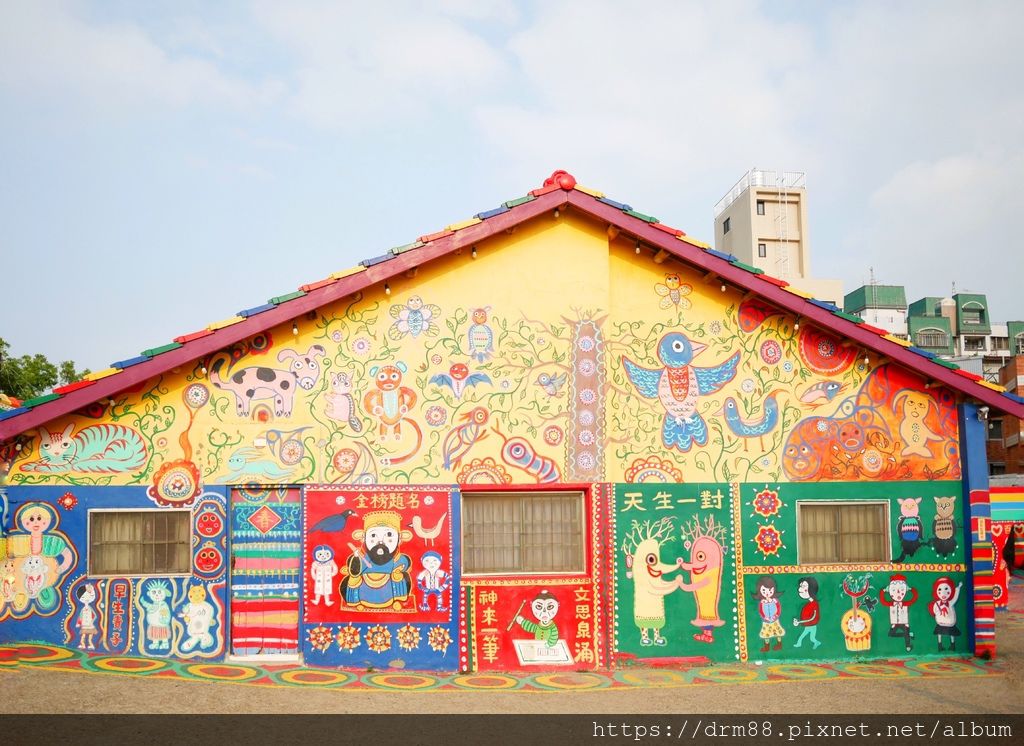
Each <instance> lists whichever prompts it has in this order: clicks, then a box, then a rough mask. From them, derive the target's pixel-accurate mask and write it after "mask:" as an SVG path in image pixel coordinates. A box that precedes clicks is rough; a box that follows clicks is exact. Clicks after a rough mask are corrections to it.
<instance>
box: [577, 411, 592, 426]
mask: <svg viewBox="0 0 1024 746" xmlns="http://www.w3.org/2000/svg"><path fill="white" fill-rule="evenodd" d="M576 419H577V420H579V423H580V424H581V425H583V427H590V426H591V425H593V424H594V413H593V412H591V411H590V410H589V409H584V410H582V411H581V412H580V413H579V414H578V415H577V416H576Z"/></svg>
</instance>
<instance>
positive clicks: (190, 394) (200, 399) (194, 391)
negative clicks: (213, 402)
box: [185, 383, 210, 409]
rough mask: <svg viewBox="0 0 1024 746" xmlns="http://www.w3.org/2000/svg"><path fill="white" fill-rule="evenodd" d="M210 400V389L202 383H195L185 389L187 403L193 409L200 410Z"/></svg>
mask: <svg viewBox="0 0 1024 746" xmlns="http://www.w3.org/2000/svg"><path fill="white" fill-rule="evenodd" d="M209 400H210V389H208V388H206V386H205V385H203V384H201V383H193V384H190V385H189V386H187V387H186V388H185V403H186V404H188V405H189V406H190V407H192V408H193V409H199V408H200V407H201V406H203V405H204V404H206V402H208V401H209Z"/></svg>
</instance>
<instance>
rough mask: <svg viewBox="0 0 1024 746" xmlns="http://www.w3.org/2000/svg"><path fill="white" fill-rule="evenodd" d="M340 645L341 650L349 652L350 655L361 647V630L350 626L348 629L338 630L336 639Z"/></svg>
mask: <svg viewBox="0 0 1024 746" xmlns="http://www.w3.org/2000/svg"><path fill="white" fill-rule="evenodd" d="M335 640H336V641H337V643H338V649H339V650H347V651H349V652H350V653H351V652H352V651H353V650H355V649H356V648H357V647H359V630H358V628H356V627H353V626H352V625H351V624H349V625H348V626H346V627H342V628H341V629H339V630H338V635H337V637H336V638H335Z"/></svg>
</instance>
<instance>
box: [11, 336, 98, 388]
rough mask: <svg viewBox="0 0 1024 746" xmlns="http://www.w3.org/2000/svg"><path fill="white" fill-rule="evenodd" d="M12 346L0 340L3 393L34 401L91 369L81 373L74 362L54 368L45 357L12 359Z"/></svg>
mask: <svg viewBox="0 0 1024 746" xmlns="http://www.w3.org/2000/svg"><path fill="white" fill-rule="evenodd" d="M10 348H11V346H10V344H8V342H7V341H6V340H4V339H3V337H0V393H3V394H7V395H8V396H13V397H14V398H16V399H32V398H33V397H36V396H39V395H40V394H43V393H44V392H46V391H48V390H50V389H52V388H53V387H54V386H57V385H58V384H59V385H61V386H64V385H67V384H69V383H74V382H75V381H80V380H82V376H84V375H86V374H87V373H89V370H88V369H86V370H83V371H78V370H76V369H75V363H74V361H73V360H65V361H63V362H61V363H59V364H57V365H54V364H53V363H51V362H50V361H49V360H47V359H46V356H44V355H39V354H36V355H22V356H21V357H13V356H11V354H10V352H9V350H10Z"/></svg>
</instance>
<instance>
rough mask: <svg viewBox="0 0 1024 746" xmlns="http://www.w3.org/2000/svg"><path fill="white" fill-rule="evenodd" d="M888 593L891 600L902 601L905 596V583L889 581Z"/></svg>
mask: <svg viewBox="0 0 1024 746" xmlns="http://www.w3.org/2000/svg"><path fill="white" fill-rule="evenodd" d="M889 595H890V596H892V600H893V601H902V600H903V599H904V598H906V597H907V584H906V583H901V582H898V581H895V580H894V581H893V582H891V583H889Z"/></svg>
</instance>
